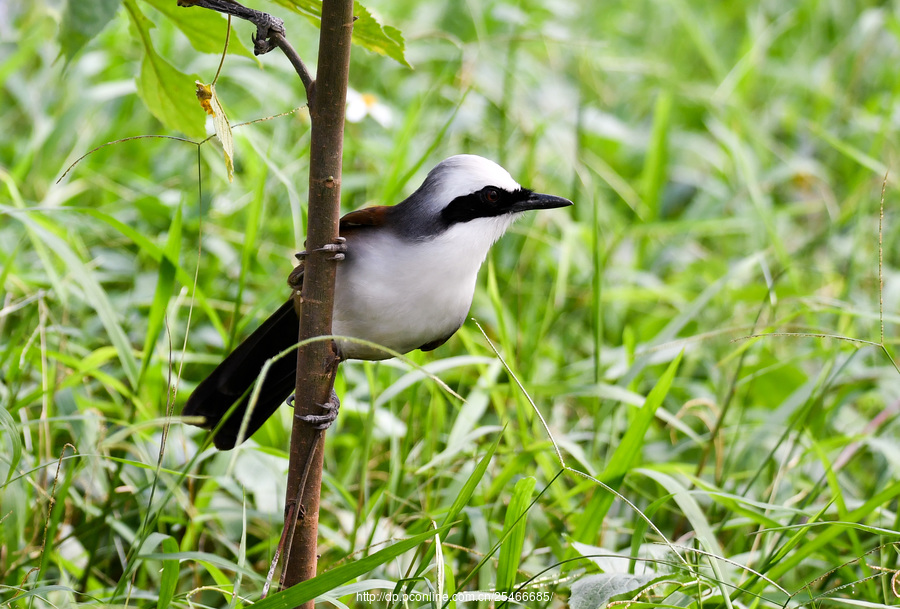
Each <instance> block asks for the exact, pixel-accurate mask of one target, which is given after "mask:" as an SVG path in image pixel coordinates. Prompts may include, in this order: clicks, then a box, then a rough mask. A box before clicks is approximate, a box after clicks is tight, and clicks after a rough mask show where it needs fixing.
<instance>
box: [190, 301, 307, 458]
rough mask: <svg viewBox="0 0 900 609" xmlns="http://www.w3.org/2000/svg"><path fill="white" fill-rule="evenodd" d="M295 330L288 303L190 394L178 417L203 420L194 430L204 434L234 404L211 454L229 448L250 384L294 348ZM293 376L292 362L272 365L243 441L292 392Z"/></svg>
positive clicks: (297, 325) (288, 357) (244, 411)
mask: <svg viewBox="0 0 900 609" xmlns="http://www.w3.org/2000/svg"><path fill="white" fill-rule="evenodd" d="M299 328H300V320H299V319H298V318H297V314H296V313H295V311H294V301H293V299H289V300H288V301H287V302H286V303H284V304H283V305H281V307H280V308H279V309H278V310H277V311H276V312H275V313H274V314H272V315H271V316H270V317H269V318H268V319H267V320H266V321H265V322H263V324H262V325H261V326H260V327H259V328H257V329H256V331H255V332H253V334H251V335H250V336H249V337H248V338H247V340H245V341H244V342H242V343H241V344H240V345H238V347H237V349H235V350H234V351H232V352H231V354H230V355H229V356H228V357H226V358H225V361H223V362H222V363H221V364H219V365H218V367H217V368H216V369H215V370H213V371H212V374H210V375H209V376H208V377H206V378H205V379H204V380H203V381H202V382H201V383H200V384H199V385H197V388H196V389H194V393H192V394H191V397H190V398H188V401H187V404H185V406H184V410H183V411H182V415H183V416H195V417H196V416H200V417H206V422H205V423H203V424H201V425H200V426H201V427H204V428H206V429H214V428H215V427H216V426H217V425H218V424H219V421H221V420H222V417H224V416H225V414H226V413H227V412H228V410H229V409H230V408H231V407H232V405H234V404H235V403H237V406H236V407H235V408H234V409H233V410H232V412H231V414H230V415H229V416H228V419H227V420H226V421H225V422H224V423H223V424H222V426H221V427H220V428H219V431H218V432H217V433H216V436H215V438H214V440H215V443H216V448H218V449H219V450H230V449H232V448H234V445H235V443H236V442H237V436H238V431H239V430H240V428H241V422H242V421H243V420H244V418H245V417H246V416H247V407H248V405H249V402H250V394H251V392H252V388H253V384H254V383H255V382H256V378H257V377H258V376H259V373H260V371H261V370H262V367H263V364H265V362H266V360H267V359H269V358H271V357H274V356H275V355H277V354H279V353H281V352H282V351H284V350H285V349H288V348H290V347H291V346H292V345H296V344H297V334H298V331H299ZM296 375H297V358H296V357H291V355H286V356H283V357H281V358H280V359H278V360H277V361H275V362H273V363H272V366H271V367H270V368H269V371H268V373H267V374H266V379H265V381H264V382H263V385H262V387H261V388H260V391H259V397H258V399H257V400H256V404H255V405H254V407H253V411H252V412H251V413H250V415H249V420H248V421H247V430H246V432H245V433H244V439H247V438H249V437H250V436H252V435H253V433H254V432H255V431H256V430H257V429H259V428H260V427H261V426H262V424H263V423H265V422H266V420H268V418H269V417H270V416H272V414H273V413H274V412H275V411H276V410H278V407H279V406H280V405H281V404H283V403H284V401H285V399H286V398H287V397H288V396H289V395H290V394H291V392H292V391H293V389H294V384H295V382H296Z"/></svg>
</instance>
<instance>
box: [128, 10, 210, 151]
mask: <svg viewBox="0 0 900 609" xmlns="http://www.w3.org/2000/svg"><path fill="white" fill-rule="evenodd" d="M125 8H126V10H127V11H128V14H129V16H130V17H131V21H132V23H133V24H134V26H135V29H136V30H137V32H138V35H139V37H140V39H141V43H142V44H143V45H144V60H143V62H141V72H140V74H139V75H138V79H137V88H138V95H140V96H141V99H142V100H144V103H145V104H146V105H147V108H149V110H150V112H152V113H153V116H155V117H156V118H158V119H159V121H160V122H161V123H162V124H163V125H165V126H166V127H168V128H169V129H174V130H177V131H181V132H182V133H184V134H185V135H188V136H190V137H195V138H202V137H205V135H206V129H205V127H204V122H205V114H204V113H203V110H202V109H201V108H200V107H199V106H198V105H197V102H196V93H195V89H194V82H196V81H197V80H199V79H198V77H197V76H188V75H187V74H184V73H182V72H179V71H178V70H176V69H175V68H174V67H173V66H172V65H171V64H169V62H167V61H166V60H165V59H163V58H162V57H160V56H159V55H158V54H157V53H156V51H155V50H154V48H153V42H152V41H151V40H150V29H151V28H152V27H153V23H152V22H151V21H150V20H149V19H147V17H145V16H144V14H143V13H141V11H140V10H139V9H138V7H137V4H135V1H134V0H125Z"/></svg>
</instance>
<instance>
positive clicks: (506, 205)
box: [441, 186, 532, 228]
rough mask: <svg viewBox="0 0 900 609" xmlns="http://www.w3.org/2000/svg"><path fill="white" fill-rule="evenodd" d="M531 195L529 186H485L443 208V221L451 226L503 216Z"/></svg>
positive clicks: (447, 225)
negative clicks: (478, 219)
mask: <svg viewBox="0 0 900 609" xmlns="http://www.w3.org/2000/svg"><path fill="white" fill-rule="evenodd" d="M531 195H532V191H531V190H529V189H527V188H518V189H516V190H513V191H509V190H505V189H503V188H500V187H498V186H485V187H484V188H482V189H481V190H477V191H475V192H473V193H471V194H468V195H463V196H461V197H456V198H455V199H453V200H452V201H451V202H450V204H449V205H447V207H445V208H444V209H442V210H441V223H442V224H443V225H444V226H445V227H448V228H449V227H450V226H452V225H454V224H457V223H460V222H469V221H471V220H475V219H476V218H493V217H495V216H502V215H503V214H506V213H509V212H510V211H511V210H512V208H513V206H515V204H516V203H520V202H522V201H525V200H526V199H528V198H529V197H530V196H531Z"/></svg>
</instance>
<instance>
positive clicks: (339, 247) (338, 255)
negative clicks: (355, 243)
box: [294, 237, 347, 260]
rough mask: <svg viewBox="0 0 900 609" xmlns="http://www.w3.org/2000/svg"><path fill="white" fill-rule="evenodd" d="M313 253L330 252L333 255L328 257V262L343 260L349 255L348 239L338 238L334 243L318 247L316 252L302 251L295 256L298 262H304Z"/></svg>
mask: <svg viewBox="0 0 900 609" xmlns="http://www.w3.org/2000/svg"><path fill="white" fill-rule="evenodd" d="M312 252H329V253H331V254H333V255H332V256H329V257H328V260H343V259H344V258H345V257H346V256H345V254H346V253H347V239H346V238H345V237H338V238H337V239H336V240H335V242H334V243H326V244H325V245H323V246H322V247H317V248H316V249H314V250H310V251H308V252H307V251H302V252H297V253H296V254H294V256H295V257H296V258H297V260H303V259H304V258H306V257H307V256H309V255H310V254H311V253H312Z"/></svg>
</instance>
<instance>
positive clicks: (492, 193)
mask: <svg viewBox="0 0 900 609" xmlns="http://www.w3.org/2000/svg"><path fill="white" fill-rule="evenodd" d="M484 198H485V199H487V201H488V203H496V202H497V201H499V200H500V193H499V192H498V191H497V189H496V188H488V189H487V190H485V191H484Z"/></svg>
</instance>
